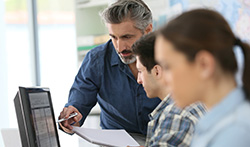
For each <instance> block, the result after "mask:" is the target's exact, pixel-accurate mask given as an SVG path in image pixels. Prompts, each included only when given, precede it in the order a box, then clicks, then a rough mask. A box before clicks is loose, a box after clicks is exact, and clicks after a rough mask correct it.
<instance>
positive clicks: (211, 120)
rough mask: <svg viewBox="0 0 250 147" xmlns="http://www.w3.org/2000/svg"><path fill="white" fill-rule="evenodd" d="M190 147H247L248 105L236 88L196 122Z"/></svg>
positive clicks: (249, 135)
mask: <svg viewBox="0 0 250 147" xmlns="http://www.w3.org/2000/svg"><path fill="white" fill-rule="evenodd" d="M191 146H192V147H249V146H250V104H249V101H247V100H246V97H245V94H244V92H243V90H242V89H241V88H236V89H234V90H233V91H232V92H230V93H229V94H228V96H226V97H225V98H224V99H223V100H222V101H221V102H220V103H219V104H217V105H216V106H215V107H214V108H212V109H211V111H210V112H208V113H207V115H205V116H204V117H203V118H201V120H200V122H198V124H197V126H196V130H195V135H194V138H193V141H192V144H191Z"/></svg>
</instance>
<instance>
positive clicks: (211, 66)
mask: <svg viewBox="0 0 250 147" xmlns="http://www.w3.org/2000/svg"><path fill="white" fill-rule="evenodd" d="M195 62H196V65H197V67H198V70H199V72H200V76H201V78H205V79H206V78H209V77H211V76H213V74H214V72H215V68H216V67H215V65H216V64H215V62H216V61H215V58H214V56H213V55H212V54H211V53H210V52H208V51H205V50H202V51H200V52H198V53H197V54H196V56H195Z"/></svg>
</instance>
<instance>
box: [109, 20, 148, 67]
mask: <svg viewBox="0 0 250 147" xmlns="http://www.w3.org/2000/svg"><path fill="white" fill-rule="evenodd" d="M107 27H108V31H109V35H110V36H111V39H112V42H113V45H114V47H115V49H116V52H117V53H118V55H119V57H120V59H121V60H122V62H123V63H125V64H131V63H133V62H135V61H136V58H135V56H134V55H133V54H132V51H131V46H132V45H133V44H134V42H135V41H136V40H138V39H139V38H140V37H141V36H142V35H143V33H142V32H141V30H139V29H137V28H135V27H134V22H133V21H124V22H122V23H119V24H110V23H107ZM148 27H151V28H147V29H146V30H145V32H144V34H147V33H149V32H150V31H151V30H152V25H149V26H148Z"/></svg>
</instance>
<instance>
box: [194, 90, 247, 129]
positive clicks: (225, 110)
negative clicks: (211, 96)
mask: <svg viewBox="0 0 250 147" xmlns="http://www.w3.org/2000/svg"><path fill="white" fill-rule="evenodd" d="M244 99H245V95H244V91H243V89H242V88H235V89H234V90H232V91H231V92H230V93H229V94H228V95H227V96H226V97H225V98H223V100H222V101H221V102H220V103H219V104H217V105H216V106H214V107H213V108H212V109H211V110H210V112H208V113H207V114H206V115H205V116H204V117H203V118H201V120H200V122H199V123H198V124H197V128H196V129H197V133H198V134H200V133H202V132H206V131H207V130H209V129H210V128H212V127H213V126H214V125H215V124H216V123H217V122H218V121H219V120H221V119H223V117H225V116H227V115H228V114H230V113H231V112H232V111H234V109H235V108H237V106H239V105H240V103H243V102H244Z"/></svg>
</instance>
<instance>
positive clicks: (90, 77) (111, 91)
mask: <svg viewBox="0 0 250 147" xmlns="http://www.w3.org/2000/svg"><path fill="white" fill-rule="evenodd" d="M102 18H103V20H104V22H105V23H106V26H107V28H108V31H109V35H110V36H111V40H109V41H108V42H107V43H105V44H103V45H100V46H98V47H96V48H94V49H92V50H91V51H89V53H88V54H87V55H86V56H85V58H84V61H83V63H82V66H81V67H80V70H79V72H78V74H77V75H76V78H75V81H74V83H73V86H72V88H71V89H70V93H69V99H68V103H67V104H66V105H65V107H64V109H63V111H62V112H61V114H60V116H59V118H64V117H66V118H67V117H68V116H69V115H70V114H71V113H74V112H77V113H78V115H77V116H76V117H74V118H72V119H69V120H67V121H64V122H62V123H60V126H61V127H62V128H63V129H64V130H65V131H67V132H70V130H71V129H72V126H71V125H70V124H72V123H74V124H75V125H78V126H81V125H82V124H83V122H84V120H85V118H86V117H87V115H88V114H89V112H90V110H91V109H92V108H93V106H94V105H95V104H96V103H97V102H98V103H99V105H100V107H101V116H100V119H101V124H100V125H101V127H102V128H103V129H125V130H126V131H127V132H129V133H138V134H136V136H141V137H139V138H140V139H141V140H142V142H143V140H144V141H145V136H146V131H147V123H148V121H149V118H148V114H149V113H151V112H152V111H153V109H154V108H155V107H156V106H157V105H158V104H159V102H160V100H159V99H148V98H147V96H146V94H145V91H144V90H143V87H142V86H141V85H139V84H138V83H137V82H136V79H137V69H136V65H135V64H136V63H135V60H136V58H135V56H134V54H133V53H132V51H131V46H132V44H133V43H134V42H135V41H136V40H138V39H139V38H140V37H141V36H142V35H144V34H147V33H149V32H151V31H152V14H151V11H150V9H149V8H148V7H147V6H146V4H145V3H144V2H143V1H142V0H118V1H117V2H115V3H114V4H112V5H110V6H109V7H108V8H107V9H105V10H104V11H103V13H102ZM75 122H76V123H75ZM132 136H133V134H132Z"/></svg>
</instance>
